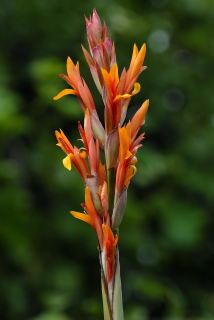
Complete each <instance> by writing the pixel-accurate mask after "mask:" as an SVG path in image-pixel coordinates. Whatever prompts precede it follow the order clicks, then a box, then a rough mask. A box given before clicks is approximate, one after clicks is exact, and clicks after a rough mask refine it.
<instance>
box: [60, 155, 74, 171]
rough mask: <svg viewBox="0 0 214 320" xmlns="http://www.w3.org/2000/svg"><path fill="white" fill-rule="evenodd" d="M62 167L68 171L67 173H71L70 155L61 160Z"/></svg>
mask: <svg viewBox="0 0 214 320" xmlns="http://www.w3.org/2000/svg"><path fill="white" fill-rule="evenodd" d="M62 163H63V166H64V167H65V168H66V169H68V170H69V171H71V169H72V167H71V157H70V154H69V155H67V156H66V157H65V158H64V159H63V160H62Z"/></svg>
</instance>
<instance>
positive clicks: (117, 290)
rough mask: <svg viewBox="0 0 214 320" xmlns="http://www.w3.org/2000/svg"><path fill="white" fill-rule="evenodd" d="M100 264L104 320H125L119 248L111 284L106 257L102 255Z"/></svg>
mask: <svg viewBox="0 0 214 320" xmlns="http://www.w3.org/2000/svg"><path fill="white" fill-rule="evenodd" d="M100 263H101V285H102V299H103V312H104V320H124V314H123V301H122V289H121V278H120V261H119V250H118V248H117V251H116V263H115V270H114V275H113V278H112V279H111V281H110V282H109V283H108V282H107V279H106V274H105V255H103V254H102V253H101V255H100Z"/></svg>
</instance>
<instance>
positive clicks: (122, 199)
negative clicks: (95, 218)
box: [112, 188, 127, 230]
mask: <svg viewBox="0 0 214 320" xmlns="http://www.w3.org/2000/svg"><path fill="white" fill-rule="evenodd" d="M126 202H127V189H126V188H125V189H124V190H123V192H122V193H121V194H120V196H119V198H118V199H117V200H116V203H115V206H114V210H113V214H112V229H113V230H116V229H117V228H119V226H120V224H121V222H122V219H123V216H124V212H125V208H126Z"/></svg>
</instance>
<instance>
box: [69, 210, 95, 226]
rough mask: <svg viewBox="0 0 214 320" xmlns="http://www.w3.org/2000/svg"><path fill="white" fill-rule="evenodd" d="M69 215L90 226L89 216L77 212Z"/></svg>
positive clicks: (71, 212)
mask: <svg viewBox="0 0 214 320" xmlns="http://www.w3.org/2000/svg"><path fill="white" fill-rule="evenodd" d="M70 214H71V215H72V216H73V217H74V218H77V219H79V220H82V221H84V222H86V223H88V224H90V225H91V224H92V221H91V217H89V215H87V214H85V213H81V212H77V211H70Z"/></svg>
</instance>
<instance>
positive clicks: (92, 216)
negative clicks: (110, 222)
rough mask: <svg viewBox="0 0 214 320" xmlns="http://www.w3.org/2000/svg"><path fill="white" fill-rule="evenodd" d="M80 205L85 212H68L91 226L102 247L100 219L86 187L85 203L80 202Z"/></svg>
mask: <svg viewBox="0 0 214 320" xmlns="http://www.w3.org/2000/svg"><path fill="white" fill-rule="evenodd" d="M82 206H83V208H84V210H85V213H80V212H77V211H70V213H71V214H72V216H74V217H75V218H77V219H80V220H82V221H84V222H86V223H88V224H90V225H91V226H92V228H93V229H94V230H95V231H96V233H97V237H98V241H99V245H100V247H101V248H102V245H103V232H102V220H101V218H100V216H99V214H98V213H97V211H96V209H95V207H94V203H93V201H92V197H91V192H90V189H89V188H88V187H86V188H85V203H84V204H82Z"/></svg>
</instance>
